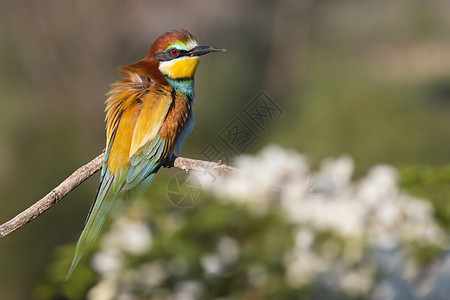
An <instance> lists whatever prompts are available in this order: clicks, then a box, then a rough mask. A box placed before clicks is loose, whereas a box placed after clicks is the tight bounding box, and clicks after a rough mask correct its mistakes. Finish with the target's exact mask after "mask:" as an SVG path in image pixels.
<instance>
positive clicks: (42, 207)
mask: <svg viewBox="0 0 450 300" xmlns="http://www.w3.org/2000/svg"><path fill="white" fill-rule="evenodd" d="M104 157H105V153H104V152H102V153H101V154H100V155H99V156H97V157H96V158H94V159H93V160H91V161H90V162H88V163H87V164H85V165H84V166H82V167H80V168H79V169H77V170H76V171H75V172H73V173H72V175H70V176H69V177H67V179H66V180H64V181H63V182H62V183H61V184H60V185H58V186H57V187H56V188H54V189H53V190H52V191H51V192H50V193H48V194H47V195H45V196H44V197H43V198H42V199H41V200H39V201H37V202H36V203H35V204H33V205H32V206H30V207H29V208H27V209H26V210H24V211H23V212H21V213H20V214H18V215H17V216H15V217H14V218H12V219H11V220H9V221H8V222H6V223H4V224H2V225H0V238H2V237H5V236H7V235H8V234H10V233H12V232H14V231H16V230H17V229H19V228H20V227H22V226H24V225H26V224H27V223H29V222H31V221H33V220H34V219H36V218H37V217H38V216H40V215H41V214H42V213H44V212H45V211H46V210H47V209H49V208H50V207H52V206H53V205H55V204H56V203H58V202H59V201H61V199H62V198H64V197H65V196H66V195H67V194H68V193H70V192H71V191H72V190H74V189H75V188H76V187H77V186H79V185H80V184H81V183H83V181H85V180H86V179H88V178H89V177H91V176H92V175H94V174H95V173H96V172H98V171H99V170H100V168H101V167H102V163H103V159H104ZM172 165H173V166H174V167H176V168H179V169H182V170H184V171H186V172H189V171H190V170H199V171H205V170H208V169H212V170H214V171H217V172H218V173H219V174H221V175H226V174H230V173H232V172H234V171H235V168H233V167H230V166H227V165H224V164H222V163H220V162H219V163H214V162H209V161H203V160H196V159H191V158H184V157H176V158H175V160H174V161H173V163H172Z"/></svg>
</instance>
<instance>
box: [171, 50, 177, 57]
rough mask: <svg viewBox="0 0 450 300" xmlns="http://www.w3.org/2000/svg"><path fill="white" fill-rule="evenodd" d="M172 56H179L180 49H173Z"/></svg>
mask: <svg viewBox="0 0 450 300" xmlns="http://www.w3.org/2000/svg"><path fill="white" fill-rule="evenodd" d="M170 54H172V55H173V56H176V55H177V54H178V49H175V48H173V49H172V50H170Z"/></svg>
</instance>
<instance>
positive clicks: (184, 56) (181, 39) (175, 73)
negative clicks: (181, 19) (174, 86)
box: [148, 29, 226, 80]
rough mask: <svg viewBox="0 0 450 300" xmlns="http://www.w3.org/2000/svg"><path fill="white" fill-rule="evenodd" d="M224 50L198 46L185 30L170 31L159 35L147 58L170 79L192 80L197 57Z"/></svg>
mask: <svg viewBox="0 0 450 300" xmlns="http://www.w3.org/2000/svg"><path fill="white" fill-rule="evenodd" d="M224 51H226V50H225V49H220V48H215V47H210V46H199V44H198V42H197V40H196V39H195V38H194V36H193V35H192V34H190V33H189V32H188V31H187V30H184V29H182V30H172V31H169V32H167V33H165V34H163V35H161V36H160V37H159V38H158V39H156V41H155V42H154V43H153V44H152V46H151V47H150V51H149V53H148V56H150V57H148V58H150V59H152V60H153V61H156V62H157V63H158V68H159V70H160V71H161V73H162V74H163V75H164V76H165V77H168V78H170V79H174V80H180V79H192V78H194V75H195V71H196V70H197V65H198V62H199V56H201V55H204V54H208V53H211V52H224Z"/></svg>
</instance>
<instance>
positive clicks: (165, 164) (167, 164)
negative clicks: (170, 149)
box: [162, 153, 177, 168]
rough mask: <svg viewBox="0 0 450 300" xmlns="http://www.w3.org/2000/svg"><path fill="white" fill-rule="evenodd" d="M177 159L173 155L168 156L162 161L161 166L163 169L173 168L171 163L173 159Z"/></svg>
mask: <svg viewBox="0 0 450 300" xmlns="http://www.w3.org/2000/svg"><path fill="white" fill-rule="evenodd" d="M176 158H177V156H176V155H175V154H173V153H172V154H170V155H169V156H167V158H166V159H165V160H164V161H163V163H162V166H163V167H164V168H172V167H173V162H174V161H175V159H176Z"/></svg>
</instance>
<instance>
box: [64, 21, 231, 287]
mask: <svg viewBox="0 0 450 300" xmlns="http://www.w3.org/2000/svg"><path fill="white" fill-rule="evenodd" d="M225 51H226V50H225V49H221V48H216V47H211V46H200V45H199V43H198V42H197V40H196V38H195V37H194V36H193V35H192V34H191V33H189V32H188V31H187V30H185V29H179V30H172V31H168V32H166V33H164V34H163V35H161V36H160V37H158V38H157V39H156V40H155V41H154V42H153V44H152V45H151V46H150V49H149V50H148V52H147V54H146V56H145V57H144V58H143V59H141V60H140V61H139V62H137V63H135V64H132V65H128V66H122V67H120V75H121V77H122V79H121V80H118V81H116V82H115V83H113V84H112V85H111V90H110V91H109V92H108V93H107V94H106V96H107V98H106V101H105V104H106V108H105V112H106V117H105V122H106V148H105V158H104V160H103V164H102V168H101V174H100V184H99V187H98V189H97V194H96V196H95V200H94V202H93V203H92V205H91V208H90V210H89V213H88V216H87V219H86V221H85V224H84V227H83V230H82V233H81V235H80V237H79V239H78V242H77V245H76V250H75V255H74V258H73V261H72V264H71V266H70V269H69V271H68V273H67V276H66V280H68V279H69V278H70V276H71V274H72V272H73V271H74V269H75V267H76V266H77V265H78V263H79V262H80V260H81V258H82V257H83V256H84V255H85V254H86V252H87V251H88V250H89V249H90V248H91V247H92V246H93V245H94V242H95V240H96V238H97V236H98V234H99V232H100V229H101V227H102V225H103V223H104V222H105V219H106V218H107V215H108V212H109V210H110V209H111V206H112V204H113V202H114V200H116V199H117V198H125V199H131V198H133V199H135V198H137V197H139V196H140V195H142V193H143V192H144V191H145V190H146V189H147V187H148V186H149V184H150V183H151V182H152V180H153V178H154V176H155V174H156V173H157V172H158V170H159V169H160V168H161V166H163V165H165V164H167V163H168V162H170V161H171V160H173V159H174V157H175V154H174V153H177V154H178V153H179V152H180V151H181V147H182V145H183V140H184V139H185V138H186V137H187V136H188V135H189V134H190V133H191V131H192V129H193V126H194V115H193V111H192V106H193V101H194V98H195V92H194V75H195V73H196V70H197V66H198V63H199V57H200V56H202V55H205V54H208V53H212V52H225Z"/></svg>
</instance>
